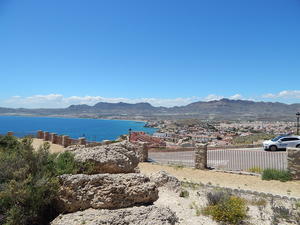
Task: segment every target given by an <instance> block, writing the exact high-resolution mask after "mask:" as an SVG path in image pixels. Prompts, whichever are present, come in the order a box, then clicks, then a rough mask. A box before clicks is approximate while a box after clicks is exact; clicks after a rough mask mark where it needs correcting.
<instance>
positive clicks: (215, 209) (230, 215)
mask: <svg viewBox="0 0 300 225" xmlns="http://www.w3.org/2000/svg"><path fill="white" fill-rule="evenodd" d="M203 212H204V214H205V215H210V216H212V218H213V219H214V220H215V221H217V222H224V223H226V224H240V223H241V222H242V221H243V220H244V219H246V218H247V207H246V201H245V200H244V199H242V198H239V197H237V196H230V197H229V198H224V199H223V200H222V201H220V202H219V203H217V204H215V205H208V206H207V207H206V208H205V209H204V210H203Z"/></svg>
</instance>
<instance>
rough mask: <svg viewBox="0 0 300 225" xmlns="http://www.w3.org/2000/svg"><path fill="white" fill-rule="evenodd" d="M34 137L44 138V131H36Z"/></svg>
mask: <svg viewBox="0 0 300 225" xmlns="http://www.w3.org/2000/svg"><path fill="white" fill-rule="evenodd" d="M36 137H37V138H38V139H44V132H43V131H42V130H38V132H37V133H36Z"/></svg>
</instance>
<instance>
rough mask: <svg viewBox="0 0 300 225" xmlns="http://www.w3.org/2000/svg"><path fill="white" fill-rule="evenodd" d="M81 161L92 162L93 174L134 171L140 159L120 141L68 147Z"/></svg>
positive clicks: (77, 159)
mask: <svg viewBox="0 0 300 225" xmlns="http://www.w3.org/2000/svg"><path fill="white" fill-rule="evenodd" d="M67 150H69V151H72V152H73V153H74V154H75V160H76V161H79V162H92V163H93V164H94V165H95V166H94V170H93V171H92V173H93V174H99V173H134V172H135V168H136V167H137V165H138V163H139V159H138V157H137V155H136V153H135V151H134V150H133V149H131V148H130V147H127V148H125V145H122V144H120V143H117V144H110V145H102V146H95V147H84V146H77V147H72V148H68V149H67Z"/></svg>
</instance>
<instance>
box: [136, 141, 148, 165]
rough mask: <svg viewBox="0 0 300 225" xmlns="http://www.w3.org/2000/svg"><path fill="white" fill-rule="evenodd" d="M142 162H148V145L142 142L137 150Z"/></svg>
mask: <svg viewBox="0 0 300 225" xmlns="http://www.w3.org/2000/svg"><path fill="white" fill-rule="evenodd" d="M136 153H137V155H138V158H139V161H140V162H147V161H148V143H147V142H140V143H138V148H137V150H136Z"/></svg>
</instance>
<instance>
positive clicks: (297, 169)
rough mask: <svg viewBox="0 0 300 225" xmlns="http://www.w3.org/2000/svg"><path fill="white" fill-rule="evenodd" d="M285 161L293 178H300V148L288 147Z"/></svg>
mask: <svg viewBox="0 0 300 225" xmlns="http://www.w3.org/2000/svg"><path fill="white" fill-rule="evenodd" d="M287 161H288V170H289V171H290V172H291V174H292V176H293V179H294V180H300V148H288V149H287Z"/></svg>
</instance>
